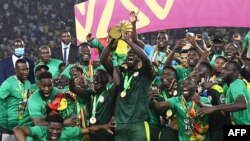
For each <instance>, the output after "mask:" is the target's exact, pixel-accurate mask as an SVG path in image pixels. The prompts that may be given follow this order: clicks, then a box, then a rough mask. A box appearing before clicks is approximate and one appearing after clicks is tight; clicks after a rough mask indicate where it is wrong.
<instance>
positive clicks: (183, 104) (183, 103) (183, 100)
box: [181, 96, 195, 116]
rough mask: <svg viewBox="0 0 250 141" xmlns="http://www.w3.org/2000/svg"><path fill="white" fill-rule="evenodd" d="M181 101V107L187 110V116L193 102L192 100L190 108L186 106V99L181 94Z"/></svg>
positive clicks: (193, 104) (192, 107)
mask: <svg viewBox="0 0 250 141" xmlns="http://www.w3.org/2000/svg"><path fill="white" fill-rule="evenodd" d="M181 102H182V106H183V107H184V108H185V109H186V111H187V116H189V111H190V110H192V109H194V106H195V102H194V101H192V106H191V108H188V106H187V102H186V100H185V98H184V97H183V96H181Z"/></svg>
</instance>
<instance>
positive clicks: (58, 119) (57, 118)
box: [46, 114, 64, 124]
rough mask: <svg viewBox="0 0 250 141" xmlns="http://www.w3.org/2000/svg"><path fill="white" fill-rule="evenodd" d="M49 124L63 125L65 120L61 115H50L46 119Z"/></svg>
mask: <svg viewBox="0 0 250 141" xmlns="http://www.w3.org/2000/svg"><path fill="white" fill-rule="evenodd" d="M46 121H47V122H57V123H61V124H63V121H64V120H63V118H62V117H61V116H60V115H59V114H48V116H47V117H46Z"/></svg>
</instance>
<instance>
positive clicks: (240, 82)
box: [229, 79, 246, 88]
mask: <svg viewBox="0 0 250 141" xmlns="http://www.w3.org/2000/svg"><path fill="white" fill-rule="evenodd" d="M243 86H246V84H245V83H244V81H243V80H241V79H236V80H235V81H233V82H232V83H231V84H230V86H229V87H233V88H236V87H243Z"/></svg>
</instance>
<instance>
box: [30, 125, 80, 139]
mask: <svg viewBox="0 0 250 141" xmlns="http://www.w3.org/2000/svg"><path fill="white" fill-rule="evenodd" d="M29 130H30V134H29V136H28V137H27V138H26V140H27V141H49V140H50V138H49V133H48V127H47V126H34V127H29ZM81 140H82V130H81V128H78V127H63V129H62V131H61V135H60V137H59V139H58V141H81Z"/></svg>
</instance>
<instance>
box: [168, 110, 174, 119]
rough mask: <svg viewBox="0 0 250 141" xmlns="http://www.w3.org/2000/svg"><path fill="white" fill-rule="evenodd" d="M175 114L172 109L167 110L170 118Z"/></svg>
mask: <svg viewBox="0 0 250 141" xmlns="http://www.w3.org/2000/svg"><path fill="white" fill-rule="evenodd" d="M172 115H173V112H172V110H170V109H169V110H167V112H166V116H167V118H170V117H171V116H172Z"/></svg>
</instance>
